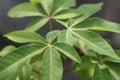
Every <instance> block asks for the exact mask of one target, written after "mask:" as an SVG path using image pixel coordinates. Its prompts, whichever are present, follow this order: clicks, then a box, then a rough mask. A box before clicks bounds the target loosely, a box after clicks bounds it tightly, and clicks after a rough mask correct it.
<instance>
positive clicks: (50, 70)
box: [40, 47, 63, 80]
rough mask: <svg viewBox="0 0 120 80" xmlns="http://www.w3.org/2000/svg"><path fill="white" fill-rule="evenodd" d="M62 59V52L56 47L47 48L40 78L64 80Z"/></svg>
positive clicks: (43, 79)
mask: <svg viewBox="0 0 120 80" xmlns="http://www.w3.org/2000/svg"><path fill="white" fill-rule="evenodd" d="M62 73H63V67H62V61H61V58H60V54H59V53H58V52H57V50H56V49H54V48H51V47H50V48H48V49H46V51H45V53H44V56H43V59H42V74H41V79H40V80H62Z"/></svg>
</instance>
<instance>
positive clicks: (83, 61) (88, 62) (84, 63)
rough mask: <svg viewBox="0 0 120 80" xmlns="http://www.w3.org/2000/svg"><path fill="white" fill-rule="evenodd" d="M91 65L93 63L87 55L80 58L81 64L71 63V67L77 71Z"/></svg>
mask: <svg viewBox="0 0 120 80" xmlns="http://www.w3.org/2000/svg"><path fill="white" fill-rule="evenodd" d="M92 66H94V64H93V63H92V62H91V59H90V57H89V56H83V57H82V58H81V64H77V63H75V64H74V65H73V69H74V70H75V71H79V70H82V69H87V68H90V67H92Z"/></svg>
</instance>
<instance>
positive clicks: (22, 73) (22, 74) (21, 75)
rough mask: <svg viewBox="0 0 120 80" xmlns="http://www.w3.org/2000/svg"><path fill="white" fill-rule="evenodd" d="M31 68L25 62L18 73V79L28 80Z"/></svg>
mask: <svg viewBox="0 0 120 80" xmlns="http://www.w3.org/2000/svg"><path fill="white" fill-rule="evenodd" d="M31 73H32V69H31V66H30V65H29V64H26V65H25V66H24V67H23V68H22V70H21V71H20V73H19V78H20V80H30V79H31Z"/></svg>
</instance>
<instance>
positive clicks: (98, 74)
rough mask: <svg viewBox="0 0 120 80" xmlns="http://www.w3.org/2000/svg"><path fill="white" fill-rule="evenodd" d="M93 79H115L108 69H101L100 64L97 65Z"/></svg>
mask: <svg viewBox="0 0 120 80" xmlns="http://www.w3.org/2000/svg"><path fill="white" fill-rule="evenodd" d="M92 80H113V79H112V75H111V74H110V72H109V71H108V70H107V69H100V68H99V66H98V65H96V67H95V70H94V76H93V79H92Z"/></svg>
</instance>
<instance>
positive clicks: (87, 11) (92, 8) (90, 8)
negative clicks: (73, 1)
mask: <svg viewBox="0 0 120 80" xmlns="http://www.w3.org/2000/svg"><path fill="white" fill-rule="evenodd" d="M102 5H103V3H98V4H83V5H81V6H80V7H79V8H78V9H77V10H79V11H82V14H83V15H82V16H80V17H77V18H75V19H73V20H72V21H71V24H70V27H74V26H75V25H77V24H79V23H80V22H82V21H84V20H85V19H87V18H88V17H90V16H91V15H93V14H95V13H96V12H98V11H100V10H101V8H102Z"/></svg>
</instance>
